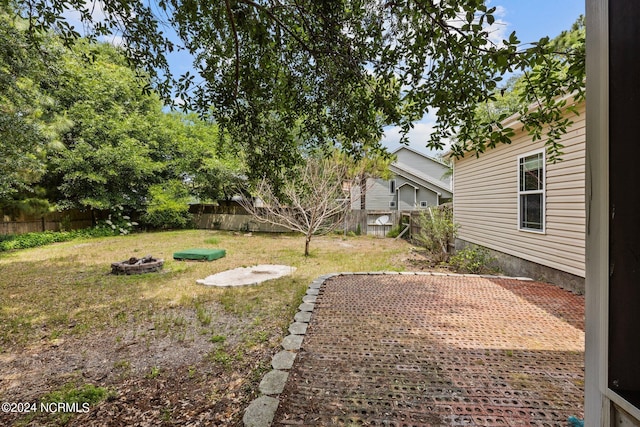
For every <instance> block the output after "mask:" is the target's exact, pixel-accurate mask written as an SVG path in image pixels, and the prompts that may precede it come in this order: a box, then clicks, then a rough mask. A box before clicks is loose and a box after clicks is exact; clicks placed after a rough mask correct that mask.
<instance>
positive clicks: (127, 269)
mask: <svg viewBox="0 0 640 427" xmlns="http://www.w3.org/2000/svg"><path fill="white" fill-rule="evenodd" d="M163 265H164V260H163V259H157V258H153V257H152V256H151V255H147V256H146V257H144V258H136V257H132V258H129V259H128V260H125V261H120V262H114V263H112V264H111V274H144V273H153V272H155V271H160V270H162V266H163Z"/></svg>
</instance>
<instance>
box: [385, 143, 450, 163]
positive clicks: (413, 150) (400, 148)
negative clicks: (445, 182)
mask: <svg viewBox="0 0 640 427" xmlns="http://www.w3.org/2000/svg"><path fill="white" fill-rule="evenodd" d="M402 150H407V151H410V152H412V153H415V154H417V155H419V156H422V157H424V158H425V159H427V160H431V161H432V162H435V163H438V164H440V165H442V166H445V167H450V166H449V165H447V164H446V163H444V162H442V161H440V160H438V159H436V158H435V157H431V156H429V155H427V154H424V153H421V152H420V151H418V150H416V149H415V148H411V147H409V146H407V145H401V146H400V147H398V148H396V149H395V150H393V151H392V152H391V154H396V153H398V152H400V151H402Z"/></svg>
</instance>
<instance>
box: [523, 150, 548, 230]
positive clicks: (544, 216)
mask: <svg viewBox="0 0 640 427" xmlns="http://www.w3.org/2000/svg"><path fill="white" fill-rule="evenodd" d="M538 154H542V189H541V190H528V191H522V190H520V181H521V176H522V175H521V174H520V162H521V161H522V159H524V158H526V157H531V156H535V155H538ZM516 168H517V173H518V180H517V185H518V188H517V190H518V217H517V222H518V231H524V232H526V233H535V234H546V229H547V159H546V156H545V151H544V149H539V150H534V151H530V152H528V153H525V154H522V155H519V156H518V161H517V165H516ZM526 194H542V207H541V211H542V228H541V229H540V230H537V229H534V228H526V227H523V226H522V220H521V218H522V206H521V202H520V200H521V199H522V197H521V196H523V195H526Z"/></svg>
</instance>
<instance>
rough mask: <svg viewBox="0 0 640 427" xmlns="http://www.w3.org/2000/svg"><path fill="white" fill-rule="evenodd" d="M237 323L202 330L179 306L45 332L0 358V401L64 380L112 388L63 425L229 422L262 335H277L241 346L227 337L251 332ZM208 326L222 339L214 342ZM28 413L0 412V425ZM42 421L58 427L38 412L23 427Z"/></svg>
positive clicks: (248, 383)
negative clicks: (147, 316)
mask: <svg viewBox="0 0 640 427" xmlns="http://www.w3.org/2000/svg"><path fill="white" fill-rule="evenodd" d="M239 325H241V322H238V319H237V318H235V316H232V315H226V316H218V318H217V319H215V321H214V322H213V323H212V324H209V325H207V327H206V328H204V327H202V326H201V325H200V324H199V321H198V319H197V318H196V316H195V315H194V313H193V310H186V309H180V308H178V309H172V310H168V311H165V312H163V313H162V314H158V315H156V316H155V318H154V321H152V322H145V323H132V324H124V325H122V326H121V327H119V328H117V329H112V330H103V331H98V332H96V333H92V334H90V335H86V336H82V337H74V336H71V337H66V338H64V339H53V340H52V339H50V337H48V336H47V335H46V334H43V338H42V342H41V343H39V344H37V345H33V346H30V347H27V348H22V349H19V350H17V351H13V352H5V353H3V354H2V355H1V357H0V366H2V370H1V372H2V374H1V376H0V390H1V394H0V400H2V401H3V402H39V401H40V400H41V399H42V397H43V394H46V392H50V391H52V390H56V389H60V388H61V387H63V386H64V385H65V384H69V383H73V384H78V385H81V384H93V385H95V386H100V387H106V388H108V389H109V390H111V391H112V397H111V398H109V399H108V400H107V401H105V402H102V403H100V404H98V405H96V406H94V407H92V408H91V410H90V412H89V413H88V414H79V415H78V416H76V417H74V418H72V419H71V420H70V421H69V422H68V424H66V425H70V426H125V425H145V423H150V424H153V425H187V424H190V425H222V424H225V425H232V424H234V423H236V422H237V420H239V419H241V417H242V414H241V413H240V411H241V410H242V409H243V402H245V401H247V400H249V399H250V398H252V397H253V394H254V393H255V389H256V388H257V383H256V381H257V380H258V378H257V377H255V376H256V375H257V372H260V371H261V365H262V364H264V363H265V362H264V361H268V360H270V355H271V354H272V353H273V350H271V349H270V347H271V346H270V345H269V344H270V343H269V342H270V341H271V339H269V337H268V336H267V334H269V335H272V336H273V341H274V343H275V342H276V341H277V339H278V338H279V337H280V335H281V333H280V331H278V330H274V331H270V332H267V331H263V332H264V334H265V335H264V336H265V338H264V341H265V343H263V344H264V345H246V343H240V342H237V339H236V341H235V342H234V341H233V338H232V337H234V336H238V335H241V336H245V337H247V336H250V335H251V334H255V333H256V331H255V330H253V331H251V332H249V331H247V332H246V333H244V334H243V333H242V332H240V334H238V332H239V331H238V330H237V329H238V327H240V326H239ZM257 329H258V330H259V327H257ZM212 330H215V331H216V335H215V337H223V338H225V339H221V338H219V339H217V340H216V339H212V333H211V332H210V331H212ZM226 337H229V338H226ZM241 344H245V345H241ZM30 418H32V417H28V416H25V415H23V414H10V413H0V425H12V424H14V423H18V422H20V423H24V422H25V421H28V420H29V419H30ZM234 420H235V421H234ZM43 424H44V425H57V424H58V419H57V418H56V417H55V416H51V415H46V414H38V415H37V416H36V417H35V418H32V419H31V420H30V421H29V422H28V424H27V425H43Z"/></svg>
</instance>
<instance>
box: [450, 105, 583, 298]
mask: <svg viewBox="0 0 640 427" xmlns="http://www.w3.org/2000/svg"><path fill="white" fill-rule="evenodd" d="M579 112H580V115H579V116H574V117H572V120H573V122H574V123H573V125H572V126H571V127H570V129H569V131H568V132H567V134H566V135H564V137H563V138H562V141H561V142H562V144H563V145H564V146H565V148H564V149H563V150H562V151H563V153H564V154H563V155H562V156H561V159H562V161H559V162H557V163H555V164H554V163H550V162H548V161H547V160H546V158H545V157H546V156H544V141H532V139H531V136H529V135H528V133H527V132H526V131H523V130H522V125H521V124H520V123H517V122H516V123H511V124H507V125H508V126H510V127H512V128H513V129H514V130H515V131H516V135H515V136H514V137H513V138H512V143H511V144H510V145H504V144H503V145H499V146H497V147H496V148H494V149H490V150H488V151H486V152H485V153H483V154H481V155H480V157H476V156H475V155H473V154H468V155H467V156H465V157H464V158H462V159H457V160H454V178H453V193H454V194H455V197H454V199H453V211H454V221H455V222H456V223H458V224H459V225H460V228H459V231H458V240H459V241H458V243H457V246H458V247H463V246H465V245H466V244H469V243H471V244H475V245H479V246H483V247H486V248H488V249H491V250H492V251H495V253H496V254H497V255H498V259H499V260H500V261H501V264H502V267H503V269H504V270H505V273H507V274H517V275H522V276H524V275H527V276H530V277H531V276H537V277H533V278H536V279H539V278H544V279H546V280H549V281H555V282H558V281H563V282H575V283H577V285H575V284H572V285H569V287H572V288H575V287H576V286H577V287H578V290H583V289H584V277H585V224H586V213H585V148H586V146H585V108H584V105H582V106H580V107H579ZM521 260H524V261H523V262H520V261H521ZM540 267H546V268H540ZM557 272H561V273H564V274H560V275H558V274H556V273H557ZM554 277H558V278H557V279H555V280H554V279H553V278H554ZM558 284H561V283H558Z"/></svg>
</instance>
